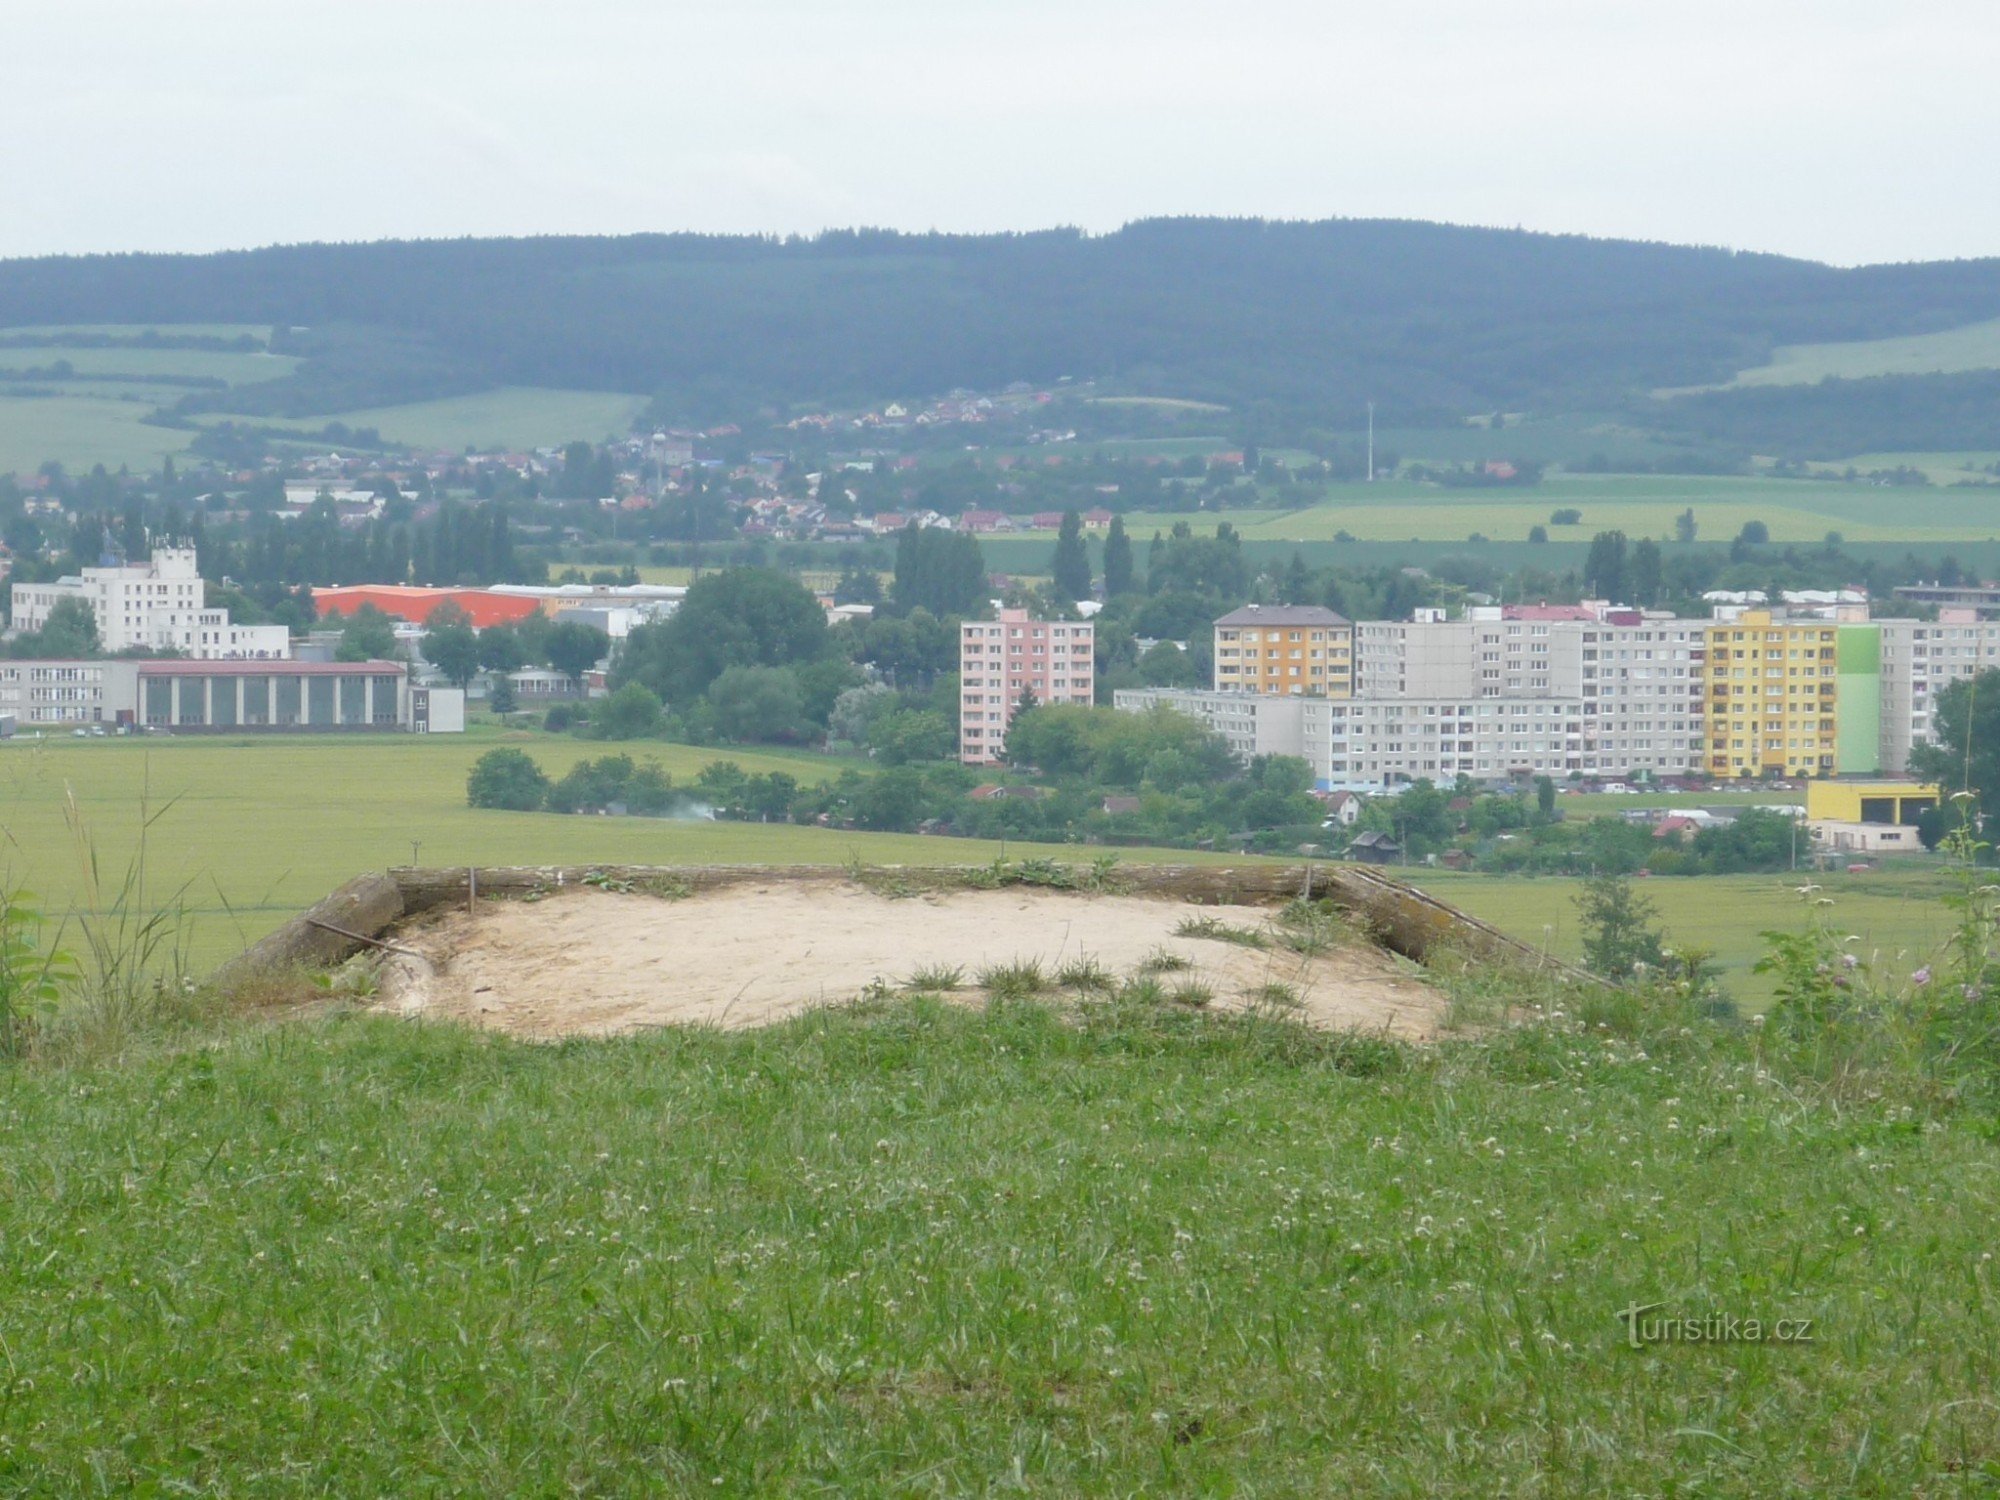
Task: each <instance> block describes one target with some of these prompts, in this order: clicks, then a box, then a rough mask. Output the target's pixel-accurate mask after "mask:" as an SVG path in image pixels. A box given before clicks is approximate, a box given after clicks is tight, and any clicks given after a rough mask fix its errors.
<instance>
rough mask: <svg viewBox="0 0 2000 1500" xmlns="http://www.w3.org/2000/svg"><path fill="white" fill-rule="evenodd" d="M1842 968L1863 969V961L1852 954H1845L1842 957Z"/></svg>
mask: <svg viewBox="0 0 2000 1500" xmlns="http://www.w3.org/2000/svg"><path fill="white" fill-rule="evenodd" d="M1840 966H1841V967H1842V968H1843V969H1858V968H1860V967H1861V960H1860V959H1859V958H1858V957H1856V956H1855V955H1854V954H1852V953H1843V954H1841V955H1840Z"/></svg>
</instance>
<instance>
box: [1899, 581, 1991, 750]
mask: <svg viewBox="0 0 2000 1500" xmlns="http://www.w3.org/2000/svg"><path fill="white" fill-rule="evenodd" d="M1875 623H1876V624H1877V626H1878V627H1879V628H1880V630H1881V632H1882V666H1881V683H1882V769H1883V770H1884V771H1889V772H1897V773H1900V772H1903V771H1907V770H1908V769H1909V768H1910V750H1911V748H1912V747H1913V746H1916V745H1927V744H1929V743H1930V741H1931V731H1932V722H1931V711H1932V705H1933V704H1934V703H1936V702H1937V695H1938V694H1939V693H1941V692H1943V691H1944V689H1945V688H1947V687H1949V686H1950V685H1951V684H1952V683H1954V682H1957V681H1959V680H1961V679H1962V678H1967V677H1970V676H1972V675H1973V674H1974V673H1976V672H1983V671H1986V670H1987V669H1989V668H1994V667H2000V620H1982V619H1980V618H1979V617H1978V615H1977V613H1976V612H1975V611H1973V610H1971V609H1968V608H1964V607H1951V608H1945V609H1940V610H1939V611H1938V618H1937V622H1936V623H1935V624H1933V623H1931V622H1929V621H1926V620H1878V621H1876V622H1875Z"/></svg>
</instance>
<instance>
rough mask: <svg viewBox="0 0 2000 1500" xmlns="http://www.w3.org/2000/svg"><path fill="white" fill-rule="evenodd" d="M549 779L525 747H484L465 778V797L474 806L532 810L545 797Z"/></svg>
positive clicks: (518, 810)
mask: <svg viewBox="0 0 2000 1500" xmlns="http://www.w3.org/2000/svg"><path fill="white" fill-rule="evenodd" d="M548 794H549V778H548V777H547V776H546V775H544V774H543V772H542V768H541V767H540V766H538V765H536V764H535V762H534V760H533V759H532V758H531V757H530V756H529V755H528V753H527V751H525V750H516V749H513V748H511V747H503V748H501V749H498V750H488V751H487V752H486V753H485V754H484V755H482V756H480V757H479V759H478V760H476V761H474V762H473V764H472V774H471V775H469V776H467V777H466V778H465V800H466V801H467V802H469V803H471V804H472V805H473V806H474V807H495V808H503V809H505V810H507V811H509V812H534V811H536V810H537V809H539V808H540V807H541V806H542V804H543V803H544V802H545V801H546V800H547V798H548Z"/></svg>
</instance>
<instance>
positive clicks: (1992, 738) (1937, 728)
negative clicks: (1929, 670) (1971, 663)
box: [1910, 668, 2000, 828]
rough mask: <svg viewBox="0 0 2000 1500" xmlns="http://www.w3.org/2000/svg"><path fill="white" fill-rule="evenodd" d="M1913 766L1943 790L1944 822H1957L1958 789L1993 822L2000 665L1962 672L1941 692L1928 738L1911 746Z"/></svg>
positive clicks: (1999, 788)
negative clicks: (1953, 812) (1966, 674)
mask: <svg viewBox="0 0 2000 1500" xmlns="http://www.w3.org/2000/svg"><path fill="white" fill-rule="evenodd" d="M1910 769H1911V770H1912V771H1913V772H1915V773H1916V774H1917V775H1918V776H1921V777H1922V778H1923V779H1924V780H1926V781H1935V782H1936V783H1937V784H1938V785H1939V786H1940V787H1941V788H1942V789H1943V790H1944V793H1945V805H1946V806H1945V814H1944V815H1943V817H1942V819H1941V824H1942V826H1944V827H1950V826H1955V822H1956V820H1955V819H1954V818H1953V817H1952V816H1951V809H1952V807H1953V806H1954V804H1953V803H1952V800H1951V799H1952V798H1953V796H1954V795H1956V794H1957V793H1960V792H1968V793H1970V794H1971V798H1972V800H1973V802H1974V803H1975V804H1976V805H1977V807H1978V808H1979V810H1980V813H1981V816H1982V821H1983V822H1984V824H1985V826H1987V827H1988V828H1991V827H1992V826H1993V825H1994V823H1995V821H1996V815H2000V670H1995V669H1992V668H1989V669H1988V670H1986V671H1984V672H1981V673H1979V674H1978V675H1976V676H1973V677H1962V678H1960V679H1958V680H1957V681H1956V682H1953V683H1950V684H1948V685H1947V686H1946V687H1945V688H1944V690H1943V691H1942V692H1940V693H1939V694H1938V695H1937V697H1936V699H1935V700H1934V701H1933V703H1932V705H1931V739H1930V743H1928V744H1923V745H1912V746H1911V747H1910ZM1956 805H1957V806H1961V807H1962V806H1963V805H1964V802H1963V801H1962V800H1961V801H1960V802H1959V803H1958V804H1956ZM1933 821H1934V822H1940V820H1933Z"/></svg>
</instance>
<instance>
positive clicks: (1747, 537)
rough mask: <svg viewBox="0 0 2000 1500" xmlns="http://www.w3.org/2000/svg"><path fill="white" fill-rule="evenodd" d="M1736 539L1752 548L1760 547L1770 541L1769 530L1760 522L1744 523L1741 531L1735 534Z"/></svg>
mask: <svg viewBox="0 0 2000 1500" xmlns="http://www.w3.org/2000/svg"><path fill="white" fill-rule="evenodd" d="M1736 539H1737V540H1738V541H1739V542H1744V543H1747V544H1748V545H1750V546H1752V547H1761V546H1763V545H1764V544H1765V543H1766V542H1768V541H1770V540H1771V528H1770V527H1768V526H1766V525H1765V524H1764V523H1763V522H1762V521H1745V522H1744V523H1743V529H1742V530H1741V531H1740V532H1738V533H1737V534H1736Z"/></svg>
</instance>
